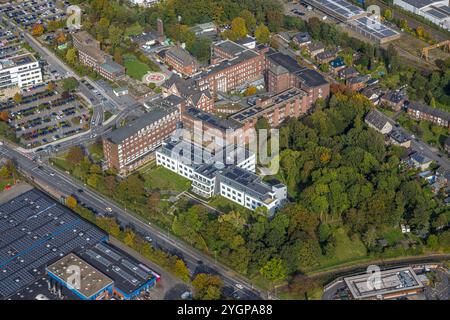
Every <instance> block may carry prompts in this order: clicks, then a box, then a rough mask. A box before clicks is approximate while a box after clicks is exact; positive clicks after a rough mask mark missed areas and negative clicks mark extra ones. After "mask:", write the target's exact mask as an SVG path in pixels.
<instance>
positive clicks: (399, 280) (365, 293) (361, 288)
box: [344, 267, 423, 299]
mask: <svg viewBox="0 0 450 320" xmlns="http://www.w3.org/2000/svg"><path fill="white" fill-rule="evenodd" d="M370 276H372V274H369V273H365V274H360V275H356V276H351V277H347V278H344V281H345V283H346V285H347V287H348V288H349V290H350V292H351V294H352V296H353V297H354V298H355V299H370V298H375V297H377V296H379V295H381V296H383V295H390V294H395V293H399V292H402V291H408V290H414V289H421V288H423V284H422V283H421V282H420V280H419V278H418V277H417V275H416V273H415V272H414V270H413V269H412V268H411V267H405V268H396V269H390V270H384V271H381V273H380V277H381V278H380V281H379V288H374V287H377V286H376V285H370V280H369V277H370ZM368 280H369V281H368Z"/></svg>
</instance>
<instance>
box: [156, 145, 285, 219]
mask: <svg viewBox="0 0 450 320" xmlns="http://www.w3.org/2000/svg"><path fill="white" fill-rule="evenodd" d="M156 164H157V165H162V166H164V167H165V168H167V169H169V170H171V171H173V172H175V173H177V174H179V175H181V176H183V177H185V178H187V179H189V180H191V181H192V184H191V187H192V191H193V192H194V193H196V194H198V195H200V196H202V197H204V198H210V197H212V196H214V195H216V194H220V195H222V196H223V197H225V198H228V199H230V200H231V201H233V202H236V203H238V204H240V205H242V206H244V207H246V208H248V209H250V210H255V209H256V208H257V207H260V206H264V207H266V208H267V211H268V212H269V214H270V215H272V214H273V213H274V212H275V210H276V209H277V208H279V207H280V206H282V205H283V204H284V202H285V200H286V198H287V188H286V186H285V185H283V184H280V183H276V184H274V185H270V184H268V183H265V182H263V181H262V179H261V178H260V177H259V176H258V175H256V174H255V170H256V155H255V154H254V153H252V152H250V151H249V150H247V149H245V148H242V147H239V146H228V148H226V147H225V148H224V149H221V148H217V149H215V150H213V151H212V149H208V148H204V147H201V146H199V145H197V144H195V143H192V142H187V141H183V140H177V141H166V142H165V143H164V144H163V145H162V146H161V147H160V148H159V149H158V150H157V151H156Z"/></svg>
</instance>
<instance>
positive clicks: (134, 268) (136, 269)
mask: <svg viewBox="0 0 450 320" xmlns="http://www.w3.org/2000/svg"><path fill="white" fill-rule="evenodd" d="M122 264H123V265H124V266H125V267H127V268H128V269H130V270H132V271H133V272H134V273H136V274H137V275H138V276H139V277H141V278H142V279H147V277H148V273H147V272H145V271H144V270H142V269H141V268H139V267H138V266H136V265H135V264H133V263H131V262H130V261H128V260H126V259H123V260H122Z"/></svg>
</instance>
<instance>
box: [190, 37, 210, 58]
mask: <svg viewBox="0 0 450 320" xmlns="http://www.w3.org/2000/svg"><path fill="white" fill-rule="evenodd" d="M187 49H188V51H189V52H190V53H191V54H192V55H193V56H194V57H195V58H197V60H198V61H200V62H203V63H206V62H208V60H209V59H210V58H211V39H209V38H207V37H200V38H198V39H196V40H195V42H194V43H193V44H192V45H191V46H189V47H187Z"/></svg>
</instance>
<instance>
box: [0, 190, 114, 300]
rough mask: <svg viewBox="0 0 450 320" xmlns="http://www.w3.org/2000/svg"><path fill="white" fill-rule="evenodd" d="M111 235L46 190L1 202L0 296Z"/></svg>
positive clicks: (33, 191) (32, 280) (29, 282)
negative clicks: (52, 265)
mask: <svg viewBox="0 0 450 320" xmlns="http://www.w3.org/2000/svg"><path fill="white" fill-rule="evenodd" d="M107 237H108V235H107V234H106V233H105V232H103V231H101V230H100V229H98V228H97V227H95V226H94V225H92V224H90V223H89V222H87V221H85V220H83V219H81V218H80V217H79V216H78V215H76V214H75V213H73V212H72V211H71V210H70V209H69V208H67V207H65V206H63V205H61V204H60V203H59V202H57V201H55V200H53V199H52V198H50V197H49V196H47V195H45V194H44V193H43V192H41V191H39V190H37V189H32V190H30V191H27V192H25V193H23V194H21V195H19V196H17V197H16V198H14V199H11V200H9V201H7V202H5V203H4V204H2V205H0V283H1V285H0V299H4V298H7V297H8V296H10V295H12V294H14V293H15V292H17V291H19V290H20V289H22V288H24V287H26V286H27V285H29V284H31V283H33V282H34V281H35V280H36V278H37V277H38V276H39V272H41V271H42V270H43V269H44V268H45V266H48V265H49V264H51V263H53V262H54V261H56V260H58V259H60V258H62V257H64V256H66V255H67V254H69V253H78V252H80V251H82V250H85V249H86V248H89V247H91V246H93V245H94V244H96V243H98V242H100V241H104V240H106V239H107Z"/></svg>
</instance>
